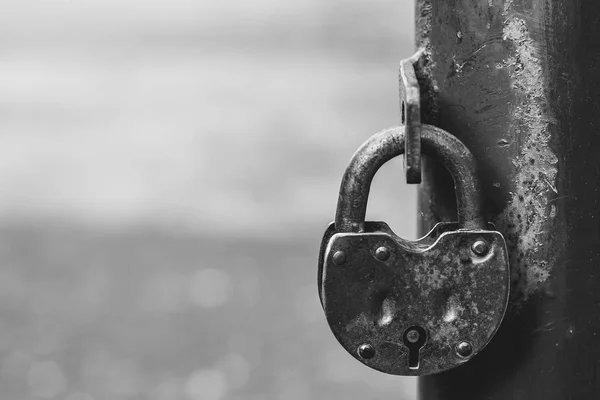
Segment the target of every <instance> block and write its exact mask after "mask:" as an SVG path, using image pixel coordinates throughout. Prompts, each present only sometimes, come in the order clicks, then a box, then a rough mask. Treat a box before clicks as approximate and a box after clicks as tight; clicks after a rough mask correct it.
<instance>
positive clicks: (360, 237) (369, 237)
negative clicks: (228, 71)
mask: <svg viewBox="0 0 600 400" xmlns="http://www.w3.org/2000/svg"><path fill="white" fill-rule="evenodd" d="M434 235H435V233H434ZM477 241H484V242H485V243H487V245H488V252H487V253H485V254H483V255H477V254H475V253H474V252H473V251H472V250H471V246H472V244H473V243H475V242H477ZM427 242H430V238H427V237H426V238H425V239H423V240H422V241H421V242H408V241H405V240H403V239H401V238H399V237H397V236H396V235H394V234H393V233H392V232H391V231H390V230H389V228H387V229H385V230H379V231H373V232H368V233H367V232H365V233H338V234H336V235H334V236H333V238H332V239H331V240H330V241H329V243H328V246H327V249H326V251H325V256H324V259H325V264H324V267H323V278H322V282H323V283H322V285H323V286H322V299H323V308H324V310H325V315H326V317H327V321H328V323H329V326H330V327H331V330H332V332H333V334H334V335H335V337H336V338H337V339H338V341H339V342H340V344H341V345H342V346H343V347H344V348H345V349H346V350H347V351H348V352H349V353H350V354H352V355H353V356H354V357H355V358H356V359H357V360H359V361H361V362H363V363H364V364H365V365H368V366H369V367H371V368H374V369H377V370H379V371H382V372H386V373H390V374H396V375H426V374H434V373H438V372H440V371H445V370H448V369H451V368H454V367H456V366H458V365H461V364H462V363H464V362H465V361H467V360H469V359H470V357H472V356H473V355H475V354H477V353H478V352H479V351H480V350H481V349H483V347H484V346H485V345H486V344H487V343H488V342H489V340H490V339H491V338H492V337H493V335H494V333H495V332H496V330H497V329H498V326H499V325H500V322H501V321H502V317H503V316H504V311H505V310H506V304H507V301H508V286H509V272H508V256H507V251H506V247H505V243H504V239H503V238H502V235H500V234H499V233H497V232H494V231H483V230H481V231H450V232H445V233H443V234H441V236H440V237H439V238H438V239H437V240H436V241H435V242H434V243H432V244H431V243H430V244H426V243H427ZM382 249H386V251H385V252H386V253H387V255H386V256H385V257H378V254H381V252H382ZM378 251H379V253H378ZM340 253H343V254H344V261H343V262H341V263H336V261H335V260H334V257H335V255H336V254H340ZM410 328H413V330H411V329H410ZM418 329H421V331H422V332H423V333H422V334H421V336H420V337H419V335H418V334H416V333H417V330H418ZM411 333H412V334H413V335H411ZM415 334H416V335H415ZM405 335H406V336H407V337H404V336H405ZM411 336H412V337H413V338H412V339H411ZM412 343H414V344H416V345H417V346H418V347H419V348H418V349H414V348H412V347H411V344H412ZM465 344H466V345H467V346H468V348H469V351H468V352H465ZM363 345H368V346H370V348H371V349H372V353H369V354H370V357H364V356H361V351H360V350H359V349H360V348H361V346H363Z"/></svg>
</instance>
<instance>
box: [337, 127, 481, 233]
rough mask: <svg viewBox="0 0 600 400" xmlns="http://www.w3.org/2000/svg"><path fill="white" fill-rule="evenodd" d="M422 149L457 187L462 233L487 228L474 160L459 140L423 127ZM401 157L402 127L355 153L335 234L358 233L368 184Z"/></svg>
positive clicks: (384, 133) (375, 137) (340, 201)
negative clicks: (390, 163) (445, 171)
mask: <svg viewBox="0 0 600 400" xmlns="http://www.w3.org/2000/svg"><path fill="white" fill-rule="evenodd" d="M421 148H422V151H423V154H426V155H428V156H430V157H432V158H434V159H435V160H438V161H439V162H440V163H441V164H442V165H443V166H444V167H445V168H446V169H447V170H448V171H449V172H450V174H451V176H452V178H449V180H450V181H451V182H452V181H454V185H455V186H456V198H457V204H458V207H457V210H458V221H459V224H460V228H461V229H463V228H464V229H480V228H483V227H485V226H486V223H485V222H484V219H483V218H482V209H481V203H480V201H479V191H480V189H479V181H478V178H477V165H476V162H475V159H474V158H473V156H472V155H471V153H470V152H469V149H468V148H466V147H465V145H464V144H463V143H461V141H460V140H458V139H456V137H454V136H452V135H449V134H448V133H447V132H445V131H443V130H441V129H439V128H436V127H433V126H430V125H423V126H422V129H421ZM403 153H404V127H402V126H399V127H395V128H389V129H385V130H383V131H381V132H379V133H377V134H375V135H373V136H372V137H371V138H369V139H368V140H367V141H366V142H365V143H363V145H362V146H361V147H360V148H359V149H358V150H357V151H356V153H355V154H354V156H353V157H352V159H351V160H350V164H349V165H348V168H346V171H345V173H344V177H343V178H342V184H341V186H340V196H339V198H338V205H337V211H336V216H335V221H336V227H337V230H338V232H361V231H362V230H363V229H364V227H363V224H364V220H365V216H366V213H367V200H368V198H369V191H370V187H371V182H372V180H373V177H374V176H375V173H376V172H377V171H378V170H379V168H380V167H381V166H382V165H383V164H385V163H386V162H387V161H389V160H390V159H392V158H394V157H396V156H398V155H401V154H403Z"/></svg>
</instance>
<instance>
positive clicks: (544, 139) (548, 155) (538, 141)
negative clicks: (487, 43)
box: [497, 1, 558, 299]
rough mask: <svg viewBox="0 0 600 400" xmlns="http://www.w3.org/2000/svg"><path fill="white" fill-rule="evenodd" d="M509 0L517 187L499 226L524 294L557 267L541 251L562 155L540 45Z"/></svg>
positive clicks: (518, 291) (506, 26)
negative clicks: (554, 138)
mask: <svg viewBox="0 0 600 400" xmlns="http://www.w3.org/2000/svg"><path fill="white" fill-rule="evenodd" d="M511 3H512V2H511V1H507V2H506V3H505V7H504V14H505V15H504V16H505V17H506V19H505V21H504V29H503V37H502V39H503V40H505V41H509V42H510V43H511V44H512V49H513V55H512V56H510V57H509V58H508V59H507V60H506V62H505V63H504V64H503V65H501V66H499V67H500V68H506V70H507V71H508V75H509V77H510V83H511V87H512V89H513V93H514V96H515V97H514V102H513V103H512V104H511V105H510V110H511V112H510V115H511V116H512V118H511V124H510V128H511V132H510V134H511V136H512V138H513V139H512V140H511V139H507V140H509V141H516V143H515V145H516V146H518V149H519V155H518V156H517V157H516V158H514V159H513V160H512V162H513V164H514V166H515V168H516V176H515V182H514V186H515V191H514V192H513V193H512V196H511V198H510V200H509V202H508V205H507V207H506V209H505V210H504V212H503V213H502V214H501V215H500V216H499V218H498V220H497V225H498V227H499V229H500V230H501V231H502V232H503V233H504V234H505V236H506V239H507V244H508V247H509V253H510V261H511V267H512V279H513V290H514V291H515V292H516V293H515V297H517V298H519V297H522V298H523V299H526V298H527V297H528V296H529V295H530V294H532V293H533V292H534V291H535V290H536V289H537V288H539V287H540V285H541V284H542V283H544V282H545V281H546V280H547V279H548V277H549V276H550V272H551V269H552V266H553V265H552V262H551V261H550V260H543V259H541V258H540V257H539V254H538V252H539V251H540V249H541V248H542V246H543V244H544V243H545V242H546V241H547V240H548V237H549V234H550V229H549V228H550V226H551V224H550V223H549V219H552V218H554V217H555V215H556V212H555V210H554V211H553V210H552V207H551V205H550V202H551V200H552V199H553V198H554V197H556V196H557V194H558V192H557V189H556V174H557V162H558V159H557V157H556V155H555V154H554V153H553V151H552V149H551V148H550V143H549V141H550V134H549V127H550V124H551V123H552V117H551V116H550V115H549V113H550V111H549V109H550V107H549V105H548V101H547V99H546V96H547V93H546V88H547V87H548V86H547V84H546V82H545V77H544V72H543V69H542V63H541V61H540V54H539V49H538V48H537V46H536V45H535V44H534V42H533V41H532V39H531V38H530V36H529V29H528V26H527V23H526V21H525V20H524V19H522V18H519V17H518V16H516V15H511V14H510V5H511ZM499 146H501V144H499Z"/></svg>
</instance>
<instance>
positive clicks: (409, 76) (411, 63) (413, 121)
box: [399, 50, 423, 183]
mask: <svg viewBox="0 0 600 400" xmlns="http://www.w3.org/2000/svg"><path fill="white" fill-rule="evenodd" d="M422 55H423V51H422V50H420V51H418V52H417V53H416V54H415V55H413V56H412V57H410V58H408V59H405V60H402V61H401V62H400V72H399V83H400V122H401V124H402V125H404V127H405V138H406V140H405V141H404V168H405V170H406V183H421V94H420V88H419V81H418V80H417V75H416V72H415V65H416V64H417V63H418V62H419V60H420V59H421V57H422Z"/></svg>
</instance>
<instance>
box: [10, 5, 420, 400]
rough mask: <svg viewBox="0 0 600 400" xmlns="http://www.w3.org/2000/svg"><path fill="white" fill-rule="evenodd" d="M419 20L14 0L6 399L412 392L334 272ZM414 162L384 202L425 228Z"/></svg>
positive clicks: (404, 9) (386, 191)
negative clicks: (326, 261)
mask: <svg viewBox="0 0 600 400" xmlns="http://www.w3.org/2000/svg"><path fill="white" fill-rule="evenodd" d="M413 26H414V25H413V4H412V2H411V1H408V0H394V1H392V0H377V1H373V0H360V1H359V0H344V1H341V0H338V1H331V0H329V1H323V0H301V1H293V2H285V1H281V0H278V1H276V0H254V1H248V0H246V1H243V0H226V1H216V0H215V1H202V0H196V1H192V0H144V1H141V0H139V1H138V0H70V1H69V0H45V1H42V0H39V1H34V0H5V1H3V2H2V12H0V47H1V49H2V51H0V398H2V399H15V400H28V399H65V400H102V399H110V400H113V399H114V400H117V399H160V400H178V399H189V400H224V399H230V400H241V399H248V400H252V399H255V400H262V399H277V400H279V399H281V400H303V399H334V398H344V399H408V398H412V396H413V393H414V390H415V380H414V379H410V378H398V377H393V376H387V375H384V374H381V373H378V372H375V371H371V370H369V369H368V368H366V367H364V366H362V365H361V364H360V363H358V362H357V361H355V360H354V359H353V358H352V357H351V356H349V355H348V354H346V353H345V352H344V350H342V348H341V347H340V346H339V345H338V344H337V342H336V341H335V339H334V338H333V336H332V335H331V333H330V332H329V329H328V327H327V325H326V323H325V321H324V317H323V313H322V310H321V308H320V305H319V302H318V298H317V288H316V283H315V280H316V262H317V253H318V246H319V242H320V239H321V235H322V233H323V231H324V228H325V226H326V224H327V223H328V222H329V221H330V220H332V218H333V215H334V211H335V205H336V201H337V191H338V188H339V182H340V179H341V176H342V172H343V170H344V168H345V166H346V163H347V161H348V159H349V158H350V156H351V155H352V153H353V152H354V151H355V149H356V148H357V147H358V146H359V145H360V143H361V142H362V141H364V140H365V139H366V138H367V137H369V136H370V135H372V134H374V133H375V132H377V131H378V130H380V129H383V128H386V127H388V126H391V125H395V124H397V123H398V119H399V112H398V83H397V69H398V61H399V60H400V59H401V58H404V57H407V56H410V55H411V53H412V51H413V44H412V43H413ZM401 164H402V161H401V160H394V161H393V162H391V163H389V165H386V166H385V167H384V168H383V169H382V171H381V172H380V173H379V174H378V175H377V177H376V179H375V182H374V187H373V191H372V193H373V194H372V198H371V201H370V204H369V211H368V216H369V218H371V219H385V220H387V221H388V222H390V224H391V225H392V227H393V228H394V230H395V231H396V232H397V233H398V234H400V235H401V236H404V237H407V238H414V237H415V232H416V219H417V215H416V211H415V210H416V200H415V188H414V187H407V186H406V185H404V183H403V181H404V178H403V176H402V172H403V171H402V167H401Z"/></svg>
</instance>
